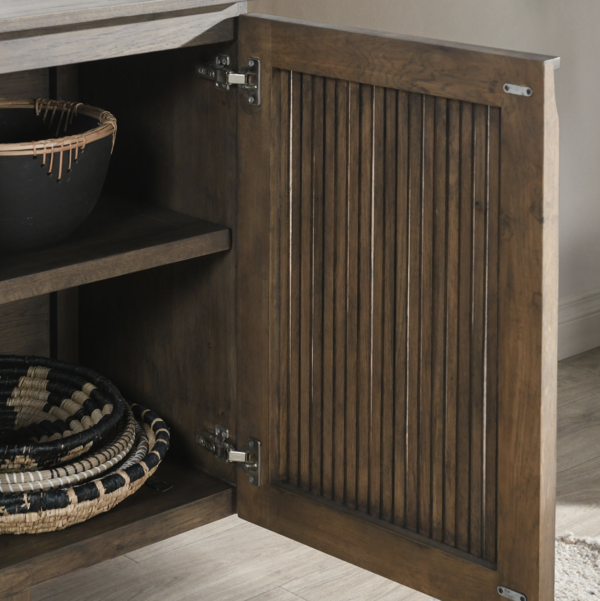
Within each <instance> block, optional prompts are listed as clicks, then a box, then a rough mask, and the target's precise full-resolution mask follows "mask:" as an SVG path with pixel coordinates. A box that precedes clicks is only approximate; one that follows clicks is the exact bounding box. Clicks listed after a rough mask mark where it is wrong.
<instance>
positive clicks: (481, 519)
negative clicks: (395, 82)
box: [272, 70, 500, 562]
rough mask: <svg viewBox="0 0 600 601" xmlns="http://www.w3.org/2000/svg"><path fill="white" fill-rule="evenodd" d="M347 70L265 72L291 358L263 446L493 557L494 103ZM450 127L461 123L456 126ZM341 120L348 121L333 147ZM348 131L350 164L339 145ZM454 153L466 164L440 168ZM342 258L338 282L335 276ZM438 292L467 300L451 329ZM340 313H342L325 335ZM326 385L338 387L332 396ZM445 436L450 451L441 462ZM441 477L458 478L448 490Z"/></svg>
mask: <svg viewBox="0 0 600 601" xmlns="http://www.w3.org/2000/svg"><path fill="white" fill-rule="evenodd" d="M297 87H299V90H297V89H296V88H297ZM352 87H353V86H351V84H350V83H349V82H343V81H340V80H335V79H329V78H321V77H318V76H307V75H302V74H296V73H290V72H284V71H280V70H276V71H275V72H274V74H273V95H272V99H273V102H274V103H276V105H277V108H276V109H275V113H276V114H278V115H279V116H280V119H281V122H280V124H277V123H276V124H275V125H274V126H275V128H276V129H277V131H279V132H292V134H291V135H290V136H285V135H284V134H283V135H280V136H279V138H278V143H279V144H281V148H282V152H281V156H282V157H284V158H283V160H282V161H281V163H282V164H281V165H279V166H276V167H275V168H276V169H278V170H279V171H280V172H282V175H283V176H282V177H281V178H280V179H279V185H280V189H279V190H276V191H275V194H277V197H278V198H280V199H282V203H281V206H280V215H281V220H282V221H284V223H282V225H281V232H280V240H279V243H280V248H281V249H282V250H281V258H280V261H281V265H280V267H279V274H278V275H279V277H280V278H281V281H282V282H283V284H282V286H281V288H280V295H281V296H280V300H279V312H280V313H279V314H280V317H279V319H280V324H281V325H280V328H281V331H280V336H281V338H282V339H283V340H284V341H285V342H282V343H281V344H280V351H279V353H278V357H279V358H280V360H281V361H282V363H283V364H284V365H285V366H286V367H287V369H286V371H285V372H284V373H282V374H281V377H280V381H279V389H280V390H282V391H284V392H282V393H281V395H280V401H279V406H278V407H277V410H278V411H277V412H278V413H279V418H278V421H279V424H280V430H279V435H280V439H279V442H278V447H277V449H274V452H277V451H278V452H279V454H280V456H279V458H277V457H275V458H274V462H275V464H276V465H279V466H280V473H279V477H280V478H281V479H282V481H284V482H289V483H298V484H299V486H300V487H301V488H302V489H304V490H310V491H311V492H313V493H315V494H317V495H320V496H325V497H327V498H334V499H335V500H336V501H339V502H340V503H344V504H346V505H348V506H350V507H354V508H357V509H359V510H361V511H363V512H366V513H369V514H370V515H372V516H374V517H378V518H381V519H386V520H388V521H390V522H392V523H394V524H396V525H398V526H403V527H406V528H408V529H409V530H412V531H414V532H418V533H420V534H422V535H424V536H426V537H428V538H432V539H434V540H437V541H440V542H445V543H446V544H448V545H451V546H453V547H456V548H459V549H461V550H463V551H466V552H469V553H471V554H473V555H475V556H477V557H482V558H485V559H487V560H489V561H490V562H494V561H495V556H496V546H495V540H496V495H495V490H496V486H497V475H496V465H495V457H496V443H497V437H496V429H497V412H496V404H495V399H496V397H497V381H496V379H495V378H492V379H488V378H487V377H486V375H487V373H489V372H492V373H495V372H496V371H497V362H498V353H497V351H498V349H497V340H498V335H497V327H498V323H497V305H498V296H497V295H498V284H497V280H498V264H497V257H498V236H497V231H498V216H499V215H498V181H499V160H498V159H499V152H498V148H499V139H500V138H499V131H500V120H499V111H498V109H497V108H495V107H489V106H484V105H472V104H470V103H458V106H457V108H456V110H452V111H450V110H449V107H448V101H447V100H446V99H441V98H438V99H436V98H434V97H432V96H427V95H420V94H410V93H409V94H407V93H405V92H397V91H396V90H392V89H389V88H387V89H386V88H380V87H375V88H374V87H372V86H366V85H360V86H358V87H356V89H355V92H354V93H353V91H352V89H351V88H352ZM276 94H281V95H282V96H283V98H282V97H279V98H277V97H276ZM353 98H355V99H356V103H355V105H356V106H353V105H352V99H353ZM294 99H297V103H296V105H294V102H293V101H294ZM340 102H343V103H344V104H345V105H346V106H344V107H343V110H342V111H341V114H339V115H338V112H337V109H338V108H342V107H340V106H339V105H340ZM349 115H350V116H354V117H355V119H354V120H351V119H350V118H348V116H349ZM325 124H327V126H328V128H329V130H330V131H329V132H328V131H326V129H325ZM448 129H450V130H451V131H457V132H460V134H459V135H458V136H457V137H456V141H455V140H454V139H453V138H451V143H450V144H449V143H448V139H447V137H446V132H447V130H448ZM294 131H298V132H301V135H300V136H297V137H295V136H294V135H293V132H294ZM341 132H344V134H345V135H347V136H348V138H349V139H348V144H347V146H344V147H341V148H340V147H339V146H337V145H336V144H335V141H336V139H337V138H339V137H340V135H341ZM352 146H354V147H355V148H357V149H358V154H357V155H356V158H357V160H358V166H357V167H356V169H355V168H354V166H353V165H352V162H351V161H349V162H347V163H345V164H344V163H343V162H342V160H341V159H340V158H339V157H338V156H337V153H338V152H339V153H341V154H342V155H343V156H344V157H346V156H347V155H348V154H350V155H352V152H351V151H350V153H349V150H348V147H350V148H352ZM324 156H326V157H328V158H327V160H328V161H329V162H330V166H329V167H330V168H328V166H327V165H326V161H325V160H324ZM491 157H493V158H494V159H495V161H494V162H493V163H492V162H491V161H490V158H491ZM448 163H452V164H453V165H458V164H459V163H460V164H461V170H462V172H461V173H460V174H459V173H455V174H451V175H454V176H455V177H454V178H453V180H452V182H449V181H448V177H447V172H446V165H447V164H448ZM290 165H291V170H290V168H289V167H290ZM336 165H338V167H339V170H336ZM296 169H299V173H298V174H296V172H295V170H296ZM398 175H399V177H398ZM339 180H345V181H351V182H355V183H356V184H357V185H356V187H355V188H354V189H355V191H358V192H359V197H358V198H359V200H358V202H356V200H357V199H356V198H353V197H349V196H348V195H347V194H346V187H344V188H342V190H337V189H336V185H335V183H336V182H337V181H339ZM296 181H298V182H299V183H300V185H299V186H294V182H296ZM351 185H352V186H353V185H354V183H352V184H351ZM290 189H291V190H292V194H287V193H286V192H287V190H290ZM449 189H451V190H450V191H449ZM340 192H341V193H340ZM448 213H453V214H455V215H457V216H458V215H459V216H460V217H459V219H460V231H459V230H457V229H448V230H447V226H446V219H447V215H448ZM347 215H353V218H352V219H349V218H348V219H344V216H347ZM290 216H291V220H290ZM336 226H337V229H336ZM447 232H448V234H449V238H450V241H449V242H447V239H446V233H447ZM336 234H337V235H338V236H339V239H338V238H337V236H336ZM455 236H456V237H458V238H459V240H460V245H459V244H454V241H453V237H455ZM296 241H298V243H297V244H296ZM292 248H296V249H297V251H296V252H292V253H291V254H290V249H292ZM334 249H335V250H334ZM490 259H491V262H490ZM355 263H356V264H358V270H356V269H355V268H354V266H353V264H355ZM337 269H339V270H340V271H341V272H342V275H338V273H337V272H336V270H337ZM346 273H348V274H354V276H353V277H351V281H350V283H349V285H348V286H334V282H335V281H336V280H338V281H339V280H340V279H341V277H343V275H344V274H346ZM455 273H460V276H461V277H460V278H454V277H448V274H455ZM353 282H354V283H353ZM490 291H491V292H492V293H493V296H490V294H489V293H490ZM449 299H451V302H450V303H449ZM449 304H450V305H451V306H452V309H451V310H454V307H456V306H460V307H461V312H460V314H458V315H456V316H453V317H451V318H450V319H456V320H458V331H460V335H459V334H458V331H457V330H456V329H453V330H452V335H451V336H448V335H447V333H448V327H447V320H448V316H447V314H448V312H449ZM348 307H352V310H350V311H349V310H348V309H347V308H348ZM336 309H337V310H336ZM407 316H408V317H407ZM334 323H336V324H337V328H340V329H341V332H342V333H343V332H346V331H347V332H350V331H352V333H351V334H349V335H348V337H347V338H345V339H341V340H338V341H337V344H336V341H335V328H334V326H333V324H334ZM356 324H358V325H357V326H356ZM407 325H408V327H407ZM489 340H491V341H492V345H491V346H490V344H489ZM406 349H408V351H409V352H408V354H407V353H406ZM344 355H345V356H346V357H351V358H352V359H351V361H352V363H351V365H350V369H348V361H347V360H346V359H345V357H344ZM334 356H338V361H335V360H334V358H333V357H334ZM356 357H358V366H359V368H358V369H354V368H353V362H354V361H355V359H354V358H356ZM457 357H458V360H456V359H457ZM449 363H450V365H448V364H449ZM336 374H338V378H337V382H336V384H335V385H334V383H333V382H334V379H335V376H336ZM384 374H385V376H384ZM298 378H299V379H300V386H299V387H297V386H294V385H293V383H292V382H295V381H297V380H298ZM338 387H339V389H338ZM298 391H299V397H297V393H298ZM347 391H352V394H347ZM336 395H338V396H340V397H342V398H344V396H345V399H346V407H345V408H342V409H343V410H342V411H341V412H340V411H335V410H334V409H333V400H334V398H335V396H336ZM456 398H459V399H460V403H459V406H458V408H457V407H456V402H455V401H456ZM395 419H396V420H397V421H396V422H395V421H394V420H395ZM346 422H348V428H347V429H346V428H345V423H346ZM334 424H335V425H337V427H338V428H340V429H341V430H342V431H343V434H342V435H341V436H340V439H339V441H338V443H337V444H332V443H331V441H333V440H334ZM449 430H451V432H449ZM298 432H299V435H297V433H298ZM488 435H489V437H488ZM444 453H446V454H447V455H448V456H449V457H455V458H457V459H458V463H457V462H456V461H455V462H453V463H449V464H448V465H445V462H444ZM288 454H289V455H290V457H289V458H288ZM350 458H351V461H350ZM355 458H358V459H357V461H358V463H357V464H356V465H355V461H356V459H355ZM343 466H346V470H345V472H346V473H345V476H346V477H345V480H344V482H343V484H342V488H341V489H340V490H339V491H338V492H337V493H336V494H335V495H333V493H332V491H333V477H334V473H335V472H336V471H337V470H338V469H340V470H341V471H342V473H343V472H344V469H343ZM392 466H396V468H397V478H396V476H395V474H394V473H393V472H392V471H391V469H390V468H392ZM382 470H385V477H384V478H382ZM444 480H448V481H452V482H457V486H449V487H448V490H445V489H444ZM488 493H490V494H489V495H488ZM444 507H446V508H447V515H446V519H447V523H446V524H445V523H444V515H443V509H444ZM455 524H458V525H459V526H460V527H459V529H458V531H457V532H454V530H455ZM444 525H445V526H446V536H444Z"/></svg>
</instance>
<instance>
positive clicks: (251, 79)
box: [196, 54, 262, 106]
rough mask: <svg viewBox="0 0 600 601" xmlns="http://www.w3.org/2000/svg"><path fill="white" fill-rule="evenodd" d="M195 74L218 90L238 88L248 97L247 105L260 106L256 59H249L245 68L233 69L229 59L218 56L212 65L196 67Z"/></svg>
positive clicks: (204, 64)
mask: <svg viewBox="0 0 600 601" xmlns="http://www.w3.org/2000/svg"><path fill="white" fill-rule="evenodd" d="M196 72H197V73H198V75H200V77H203V78H204V79H208V80H209V81H214V82H215V87H216V88H217V89H218V90H230V89H231V86H239V87H240V89H241V90H243V91H244V92H245V93H246V94H247V95H248V104H251V105H252V106H260V105H261V104H262V95H261V90H260V89H261V65H260V59H258V58H251V59H249V60H248V65H247V66H246V67H242V68H241V69H233V68H232V67H231V57H230V56H228V55H227V54H219V55H218V56H217V57H216V58H215V60H214V61H213V62H212V63H202V64H200V65H198V66H197V67H196Z"/></svg>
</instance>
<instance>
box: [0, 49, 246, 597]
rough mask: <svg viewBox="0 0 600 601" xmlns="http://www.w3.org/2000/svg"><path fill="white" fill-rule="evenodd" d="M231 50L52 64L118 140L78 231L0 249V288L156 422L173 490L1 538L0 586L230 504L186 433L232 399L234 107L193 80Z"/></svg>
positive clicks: (222, 482)
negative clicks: (20, 250)
mask: <svg viewBox="0 0 600 601" xmlns="http://www.w3.org/2000/svg"><path fill="white" fill-rule="evenodd" d="M232 51H235V46H233V45H232V44H218V45H208V46H201V47H194V48H188V49H181V50H172V51H167V52H162V53H153V54H147V55H138V56H133V57H125V58H118V59H113V60H107V61H100V62H93V63H87V64H80V65H75V66H69V67H59V68H58V69H57V71H56V72H55V73H54V74H52V77H54V78H55V86H56V90H55V92H56V95H57V96H58V97H62V98H65V99H69V100H75V99H76V100H78V101H81V102H84V103H86V104H90V105H93V106H99V107H101V108H106V109H107V110H110V111H111V112H113V114H115V116H116V117H117V121H118V128H119V129H118V134H117V139H116V145H115V150H114V154H113V157H112V160H111V166H110V169H109V175H108V178H107V182H106V185H105V189H104V192H103V195H102V197H101V199H100V201H99V203H98V206H97V208H96V209H95V211H94V213H93V214H92V216H90V218H89V219H88V221H87V222H86V223H85V224H84V225H83V226H82V228H81V229H80V230H79V231H78V232H77V233H75V234H74V235H73V236H72V237H70V238H69V239H67V240H66V241H65V242H63V243H61V244H59V245H57V246H55V247H53V248H50V249H47V250H43V251H40V252H36V253H30V254H27V255H21V256H15V257H2V259H0V298H2V300H3V301H4V302H6V301H15V300H16V301H17V302H16V303H11V305H6V306H7V307H9V306H14V305H17V306H23V304H24V303H29V304H31V303H33V306H35V307H38V306H41V305H44V304H51V305H52V310H51V312H50V321H51V324H52V327H51V329H52V339H51V341H50V348H51V350H52V351H53V354H55V355H59V358H64V359H68V360H72V361H74V362H79V363H80V364H82V365H88V366H90V367H92V368H93V369H95V370H97V371H98V372H100V373H102V374H104V375H106V376H107V377H108V378H110V379H111V380H112V381H113V382H114V383H115V384H116V385H117V387H118V388H119V389H120V390H121V392H122V393H123V394H124V396H125V398H127V399H130V400H132V401H135V402H137V403H140V404H142V405H144V406H147V407H150V408H152V409H153V410H154V411H156V412H157V413H158V414H159V415H160V416H161V417H162V418H163V419H164V420H165V422H166V423H167V424H168V426H169V427H170V429H171V441H172V446H171V449H170V451H169V453H168V454H167V459H166V461H165V462H164V464H163V465H161V466H160V468H159V470H158V472H157V474H156V477H157V478H159V479H161V480H164V481H166V482H168V483H169V484H171V485H172V486H173V488H172V489H171V490H169V491H168V492H165V493H161V492H158V491H156V490H153V489H151V488H149V487H147V486H146V487H143V488H142V490H140V491H139V492H138V493H137V494H135V495H133V496H132V497H130V498H129V499H127V500H126V501H124V502H123V503H122V504H120V505H119V506H117V507H116V508H115V509H114V510H113V511H111V512H108V513H107V514H103V515H101V516H98V517H96V518H94V519H93V520H90V521H89V522H86V523H83V524H80V525H77V526H74V527H71V528H69V529H67V530H64V531H62V532H54V533H48V534H43V535H35V536H27V535H22V536H3V537H2V544H1V545H0V573H1V577H0V578H1V581H2V587H1V590H0V596H2V595H10V594H13V593H16V592H18V591H20V590H23V589H27V588H30V587H32V586H35V584H37V583H40V582H44V581H46V580H49V579H51V578H54V577H56V576H57V575H60V574H61V573H62V570H63V569H64V568H61V564H62V565H63V566H66V565H69V568H68V570H69V571H71V570H72V569H77V568H81V567H85V566H87V565H92V564H94V563H97V562H98V561H104V560H107V559H110V558H112V557H115V556H118V555H121V554H123V553H125V552H127V551H128V550H133V549H135V548H139V547H141V546H145V545H148V544H151V543H153V542H157V541H159V540H162V539H163V538H166V537H169V536H173V535H174V534H177V533H179V532H183V531H185V530H188V529H191V528H194V527H198V526H200V525H203V524H206V523H208V522H210V521H213V520H216V519H220V518H222V517H225V516H227V515H230V514H232V513H233V512H234V511H235V496H234V492H233V488H232V486H231V484H230V483H233V482H234V479H235V472H234V471H233V469H232V468H231V466H227V465H225V464H221V463H218V462H214V461H212V460H210V459H209V458H208V456H207V455H208V454H206V453H204V452H202V450H201V448H200V447H199V445H198V444H197V443H196V432H197V431H200V430H203V429H207V428H209V427H212V426H214V424H215V423H223V424H226V425H227V424H229V423H231V420H233V407H234V400H235V373H234V368H235V336H234V325H235V324H234V319H235V304H234V298H235V260H234V254H233V253H232V252H228V251H229V249H230V248H231V244H232V242H231V229H232V228H234V226H235V219H236V168H237V167H236V157H237V153H236V142H237V140H236V135H235V133H236V107H237V104H236V98H235V95H234V94H225V93H223V92H220V91H218V90H217V89H216V88H215V87H214V85H212V84H211V83H210V82H208V81H205V80H203V79H201V78H200V77H198V75H197V74H196V65H197V64H198V62H201V61H203V60H204V61H207V60H211V59H212V58H213V57H214V56H215V54H216V53H219V52H232ZM125 90H126V92H127V93H124V91H125ZM108 107H110V108H108ZM75 168H76V166H75ZM75 286H78V287H75ZM55 291H56V292H55ZM47 293H53V294H51V295H50V296H48V294H47ZM38 295H40V296H38ZM19 299H33V300H31V301H26V300H19ZM38 299H39V300H38ZM19 303H20V305H19ZM40 310H41V309H40ZM38 325H40V324H38ZM41 325H42V326H43V323H42V324H41ZM46 325H48V324H47V323H46ZM43 346H44V345H43V344H38V345H37V346H35V347H31V346H30V347H28V348H27V349H26V350H28V351H29V352H32V351H33V352H36V351H37V348H43ZM7 350H8V349H7ZM211 459H212V458H211ZM207 466H208V467H209V469H211V471H212V472H213V474H214V475H213V476H210V475H209V474H208V473H206V472H205V471H203V469H205V468H206V467H207ZM214 476H216V477H214Z"/></svg>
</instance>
